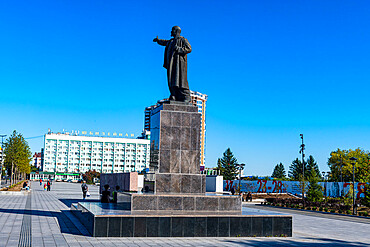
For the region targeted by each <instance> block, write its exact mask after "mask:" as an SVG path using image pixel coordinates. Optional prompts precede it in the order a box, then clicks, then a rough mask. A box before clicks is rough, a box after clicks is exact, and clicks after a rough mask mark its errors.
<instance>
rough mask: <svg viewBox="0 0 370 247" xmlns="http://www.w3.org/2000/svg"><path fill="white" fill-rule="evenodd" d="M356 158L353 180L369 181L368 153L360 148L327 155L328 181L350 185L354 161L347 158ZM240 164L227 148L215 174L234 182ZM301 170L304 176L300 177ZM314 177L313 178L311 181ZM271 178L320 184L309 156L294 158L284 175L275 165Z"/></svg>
mask: <svg viewBox="0 0 370 247" xmlns="http://www.w3.org/2000/svg"><path fill="white" fill-rule="evenodd" d="M352 157H355V158H357V160H356V162H355V165H354V166H355V178H356V181H357V182H369V181H370V153H369V151H364V150H363V149H361V148H357V149H355V150H351V149H349V150H341V149H337V150H336V151H333V152H331V153H330V157H329V159H328V163H327V165H328V167H329V169H330V172H329V173H328V177H327V180H328V181H333V182H341V181H343V182H350V181H352V178H353V161H351V160H350V158H352ZM241 166H242V164H238V161H237V159H236V157H235V156H234V154H233V153H232V151H231V149H230V148H227V149H226V151H225V152H224V153H223V156H222V157H221V158H219V159H218V160H217V167H216V170H217V171H218V174H220V175H222V176H223V177H224V179H225V180H234V179H236V178H237V177H238V174H239V171H240V170H242V169H243V168H244V167H241ZM303 170H304V174H303ZM312 176H314V178H312ZM271 177H273V178H275V179H280V180H293V181H300V180H302V179H303V180H306V181H310V180H312V179H314V180H315V181H316V180H317V181H322V180H323V179H322V174H321V172H320V169H319V166H318V164H317V162H316V160H315V158H314V157H313V155H309V157H308V158H307V159H305V160H303V162H302V160H300V159H298V158H296V159H294V160H293V161H292V163H291V164H290V165H289V169H288V172H286V170H285V167H284V165H283V164H282V163H281V162H280V163H279V164H277V165H276V166H275V167H274V169H273V172H272V175H271Z"/></svg>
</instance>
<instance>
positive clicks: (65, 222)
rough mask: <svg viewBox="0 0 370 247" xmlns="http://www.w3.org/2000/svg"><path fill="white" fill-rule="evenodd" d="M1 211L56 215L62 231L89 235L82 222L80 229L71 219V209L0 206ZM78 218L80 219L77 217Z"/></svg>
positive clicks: (47, 215)
mask: <svg viewBox="0 0 370 247" xmlns="http://www.w3.org/2000/svg"><path fill="white" fill-rule="evenodd" d="M0 212H1V213H8V214H23V215H35V216H46V217H55V218H57V220H58V224H59V227H60V231H61V233H68V234H73V235H84V236H89V233H88V232H87V230H86V229H85V228H84V226H82V224H80V225H81V226H82V227H83V229H78V228H77V227H76V226H75V224H73V222H72V221H71V220H70V217H74V216H73V215H72V213H71V212H70V211H69V210H62V211H61V212H51V211H41V210H28V209H4V208H0ZM76 220H78V219H77V218H76Z"/></svg>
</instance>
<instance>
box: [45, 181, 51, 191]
mask: <svg viewBox="0 0 370 247" xmlns="http://www.w3.org/2000/svg"><path fill="white" fill-rule="evenodd" d="M46 186H47V191H50V187H51V182H50V180H48V182H47V184H46Z"/></svg>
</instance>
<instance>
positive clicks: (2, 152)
mask: <svg viewBox="0 0 370 247" xmlns="http://www.w3.org/2000/svg"><path fill="white" fill-rule="evenodd" d="M5 136H6V135H0V137H1V163H0V169H1V170H0V182H1V177H2V175H3V164H4V146H3V144H4V137H5ZM0 187H1V185H0Z"/></svg>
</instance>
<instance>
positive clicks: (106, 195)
mask: <svg viewBox="0 0 370 247" xmlns="http://www.w3.org/2000/svg"><path fill="white" fill-rule="evenodd" d="M104 189H105V190H104V191H103V192H102V193H101V199H100V201H101V202H102V203H109V202H110V198H109V197H110V191H109V185H108V184H106V185H104Z"/></svg>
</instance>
